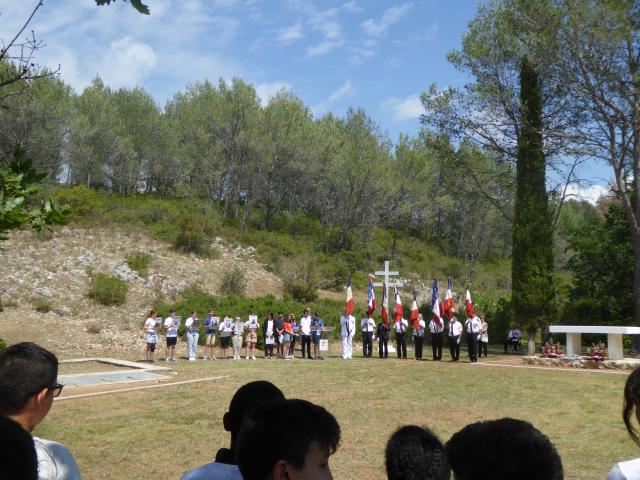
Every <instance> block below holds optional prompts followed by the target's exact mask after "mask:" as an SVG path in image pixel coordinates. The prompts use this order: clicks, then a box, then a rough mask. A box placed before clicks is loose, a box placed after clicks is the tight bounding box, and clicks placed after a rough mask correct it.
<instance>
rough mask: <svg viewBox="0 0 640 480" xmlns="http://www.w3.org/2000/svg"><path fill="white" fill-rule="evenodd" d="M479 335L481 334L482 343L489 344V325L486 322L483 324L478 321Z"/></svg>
mask: <svg viewBox="0 0 640 480" xmlns="http://www.w3.org/2000/svg"><path fill="white" fill-rule="evenodd" d="M480 333H481V334H482V337H480V340H482V342H483V343H489V324H488V323H487V322H486V320H485V321H484V322H483V321H482V320H480Z"/></svg>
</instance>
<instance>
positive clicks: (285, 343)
mask: <svg viewBox="0 0 640 480" xmlns="http://www.w3.org/2000/svg"><path fill="white" fill-rule="evenodd" d="M291 317H293V314H292V313H290V314H289V315H288V316H287V318H285V319H284V323H283V324H282V353H283V354H284V357H282V358H284V359H285V360H291V355H290V354H289V347H290V345H291V336H292V335H293V328H292V327H291Z"/></svg>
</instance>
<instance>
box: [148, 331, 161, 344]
mask: <svg viewBox="0 0 640 480" xmlns="http://www.w3.org/2000/svg"><path fill="white" fill-rule="evenodd" d="M146 339H147V343H156V342H157V341H158V337H157V336H156V334H155V333H147V335H146Z"/></svg>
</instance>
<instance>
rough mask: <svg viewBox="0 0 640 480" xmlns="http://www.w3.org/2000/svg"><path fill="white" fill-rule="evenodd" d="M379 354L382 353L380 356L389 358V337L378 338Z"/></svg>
mask: <svg viewBox="0 0 640 480" xmlns="http://www.w3.org/2000/svg"><path fill="white" fill-rule="evenodd" d="M378 355H380V358H387V357H388V356H389V339H388V338H378Z"/></svg>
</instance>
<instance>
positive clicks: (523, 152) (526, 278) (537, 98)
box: [511, 57, 554, 355]
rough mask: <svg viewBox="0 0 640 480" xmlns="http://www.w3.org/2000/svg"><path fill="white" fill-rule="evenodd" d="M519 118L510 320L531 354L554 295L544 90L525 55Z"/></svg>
mask: <svg viewBox="0 0 640 480" xmlns="http://www.w3.org/2000/svg"><path fill="white" fill-rule="evenodd" d="M520 106H521V113H520V116H521V122H520V131H519V135H518V163H517V168H516V203H515V214H514V222H513V252H512V264H511V282H512V308H513V315H514V318H513V322H514V323H515V324H518V325H521V326H522V327H524V328H526V330H527V332H528V334H529V346H528V350H529V355H532V354H533V353H534V352H535V333H536V331H537V329H538V328H539V327H541V326H543V325H545V324H546V323H548V317H549V314H550V311H551V307H552V304H553V302H552V299H553V296H554V289H553V249H552V248H553V231H552V225H551V214H550V210H549V204H548V197H547V190H546V184H545V166H546V163H545V157H544V153H543V150H542V146H543V140H542V95H541V92H540V85H539V80H538V75H537V72H536V70H535V68H534V67H533V65H531V63H530V62H529V59H528V58H527V57H524V58H523V59H522V63H521V66H520Z"/></svg>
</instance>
